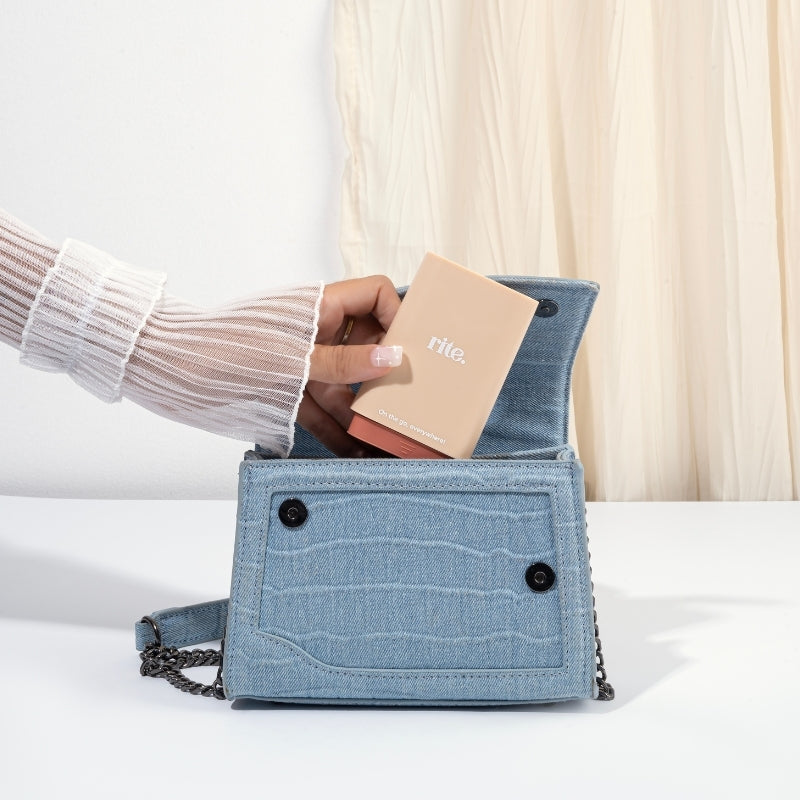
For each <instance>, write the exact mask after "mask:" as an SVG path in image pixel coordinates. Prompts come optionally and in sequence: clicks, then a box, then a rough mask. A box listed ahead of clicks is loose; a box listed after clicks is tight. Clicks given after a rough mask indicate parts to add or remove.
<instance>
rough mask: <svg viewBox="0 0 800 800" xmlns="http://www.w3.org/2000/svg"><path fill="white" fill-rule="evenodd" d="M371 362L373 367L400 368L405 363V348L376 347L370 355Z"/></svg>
mask: <svg viewBox="0 0 800 800" xmlns="http://www.w3.org/2000/svg"><path fill="white" fill-rule="evenodd" d="M369 360H370V361H371V362H372V366H373V367H399V366H400V364H402V363H403V346H402V345H399V344H395V345H392V346H391V347H383V346H379V347H376V348H375V349H374V350H373V351H372V352H371V353H370V354H369Z"/></svg>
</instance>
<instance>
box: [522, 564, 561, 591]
mask: <svg viewBox="0 0 800 800" xmlns="http://www.w3.org/2000/svg"><path fill="white" fill-rule="evenodd" d="M555 582H556V574H555V572H553V570H552V569H550V567H548V566H547V564H542V563H541V562H539V563H536V564H531V565H530V566H529V567H528V569H526V570H525V583H527V584H528V586H530V588H531V590H532V591H534V592H546V591H547V590H548V589H549V588H550V587H551V586H552V585H553V584H554V583H555Z"/></svg>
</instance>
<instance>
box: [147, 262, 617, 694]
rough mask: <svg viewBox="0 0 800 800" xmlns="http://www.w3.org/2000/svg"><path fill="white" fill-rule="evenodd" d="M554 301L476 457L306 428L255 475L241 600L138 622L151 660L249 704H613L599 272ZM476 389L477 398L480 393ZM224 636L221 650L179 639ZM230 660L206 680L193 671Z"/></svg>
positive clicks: (535, 326) (251, 475)
mask: <svg viewBox="0 0 800 800" xmlns="http://www.w3.org/2000/svg"><path fill="white" fill-rule="evenodd" d="M494 280H498V281H499V282H500V283H502V284H504V285H506V286H510V287H511V288H513V289H516V290H517V291H520V292H523V293H524V294H526V295H528V296H530V297H534V298H537V299H539V300H540V303H539V307H538V310H537V312H536V316H535V317H534V319H533V322H532V323H531V326H530V328H529V330H528V332H527V334H526V336H525V339H524V340H523V343H522V346H521V347H520V350H519V353H518V354H517V358H516V360H515V362H514V365H513V367H512V369H511V371H510V373H509V375H508V378H507V379H506V382H505V384H504V385H503V389H502V391H501V393H500V397H499V399H498V401H497V403H496V405H495V407H494V409H493V411H492V414H491V416H490V418H489V422H488V424H487V426H486V429H485V430H484V432H483V435H482V437H481V439H480V441H479V442H478V446H477V448H476V450H475V454H474V456H473V457H472V458H471V459H466V460H461V459H444V460H424V461H416V460H400V459H395V458H386V459H382V458H381V459H365V460H360V459H338V458H335V457H334V456H333V455H332V454H331V453H330V452H328V451H327V450H326V449H325V448H324V447H323V446H322V445H320V444H319V443H318V442H316V441H315V440H314V439H312V438H311V437H310V436H308V435H307V434H306V433H305V432H304V431H302V430H301V429H299V428H298V429H297V432H296V442H295V448H294V450H293V452H292V457H291V458H288V459H281V458H273V457H268V456H267V455H265V454H264V453H263V452H261V451H260V450H259V448H256V450H253V451H248V452H247V453H246V454H245V457H244V461H243V462H242V464H241V466H240V470H239V507H238V514H237V524H236V543H235V549H234V558H233V575H232V579H231V597H230V600H218V601H214V602H211V603H202V604H199V605H196V606H188V607H185V608H171V609H166V610H164V611H158V612H155V613H153V614H150V615H149V616H147V617H144V618H143V619H142V620H141V621H140V622H139V623H137V626H136V644H137V648H138V649H140V650H142V651H143V652H142V654H141V658H142V665H141V672H142V674H143V675H151V676H154V677H164V678H166V679H167V680H169V681H170V682H171V683H173V684H174V685H176V686H178V688H180V689H182V690H184V691H189V692H191V693H193V694H204V695H211V696H216V697H219V698H221V699H222V698H227V699H229V700H235V699H238V698H254V699H258V700H271V701H282V702H299V703H323V704H337V703H344V704H351V705H352V704H364V705H447V706H454V705H501V704H506V703H540V702H551V701H555V700H569V699H575V698H591V697H595V698H598V699H611V698H612V697H613V689H612V688H611V686H610V685H609V684H608V683H607V682H606V673H605V668H604V666H603V657H602V653H601V649H600V640H599V638H598V635H597V633H598V632H597V627H596V616H595V613H594V598H593V596H592V588H593V587H592V582H591V571H590V568H589V554H588V550H587V539H586V523H585V505H584V486H583V467H582V466H581V463H580V462H579V461H578V460H577V459H576V458H575V454H574V452H573V450H572V448H571V447H570V446H569V445H568V444H567V427H568V416H567V415H568V404H569V390H570V377H571V373H572V365H573V362H574V360H575V353H576V351H577V348H578V345H579V343H580V340H581V336H582V335H583V331H584V329H585V327H586V323H587V321H588V319H589V315H590V313H591V310H592V306H593V304H594V301H595V298H596V296H597V291H598V287H597V285H596V284H594V283H591V282H588V281H574V280H566V279H555V278H527V277H524V278H523V277H507V276H503V277H496V278H494ZM465 402H469V400H468V398H465ZM220 638H224V641H223V644H224V655H223V654H222V653H220V652H219V651H216V650H192V651H182V650H178V649H177V648H180V647H186V646H190V645H193V644H198V643H201V642H209V641H212V640H215V639H220ZM201 664H206V665H207V664H218V665H219V667H220V669H219V673H218V676H217V680H216V681H215V682H214V684H212V685H211V686H202V685H201V684H199V683H195V682H194V681H191V680H190V679H188V678H186V677H185V676H184V675H183V674H182V673H181V672H180V670H181V669H183V668H185V667H190V666H198V665H201Z"/></svg>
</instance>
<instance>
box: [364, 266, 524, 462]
mask: <svg viewBox="0 0 800 800" xmlns="http://www.w3.org/2000/svg"><path fill="white" fill-rule="evenodd" d="M537 305H538V303H537V301H536V300H532V299H531V298H529V297H526V296H525V295H523V294H521V293H520V292H516V291H514V290H513V289H509V288H508V287H506V286H501V285H500V284H499V283H496V282H495V281H493V280H490V279H489V278H486V277H484V276H483V275H479V274H478V273H476V272H472V271H471V270H468V269H466V268H465V267H462V266H459V265H458V264H456V263H454V262H452V261H448V260H447V259H445V258H441V257H440V256H437V255H434V254H432V253H428V254H426V256H425V258H424V259H423V261H422V264H421V265H420V267H419V270H418V272H417V275H416V277H415V278H414V280H413V282H412V283H411V286H409V288H408V291H407V293H406V296H405V299H404V300H403V302H402V304H401V306H400V310H399V311H398V312H397V315H396V316H395V318H394V321H393V322H392V324H391V326H390V327H389V330H388V331H387V333H386V336H385V337H384V339H383V344H386V345H402V346H403V363H402V364H401V365H400V366H399V367H395V368H394V369H393V370H392V371H391V372H390V373H389V374H388V375H386V376H384V377H383V378H378V379H377V380H374V381H368V382H365V383H364V384H363V385H362V386H361V389H360V391H359V392H358V395H357V396H356V399H355V400H354V402H353V405H352V408H353V411H354V412H355V414H356V416H355V417H354V419H353V423H352V424H351V426H350V428H349V432H350V433H351V434H352V435H353V436H355V437H357V438H359V439H362V440H363V441H366V442H369V443H370V444H373V445H375V446H376V447H378V448H380V449H382V450H386V451H387V452H390V453H393V454H394V455H398V456H401V457H405V458H442V457H448V456H449V457H451V458H469V457H470V456H471V455H472V453H473V451H474V449H475V445H476V444H477V443H478V439H479V438H480V435H481V432H482V431H483V428H484V426H485V425H486V421H487V420H488V418H489V414H490V413H491V411H492V407H493V406H494V404H495V401H496V400H497V396H498V395H499V394H500V389H501V388H502V386H503V382H504V381H505V379H506V375H507V374H508V371H509V369H511V365H512V363H513V361H514V358H515V356H516V354H517V351H518V350H519V347H520V345H521V344H522V340H523V338H524V336H525V333H526V331H527V330H528V326H529V325H530V323H531V320H532V319H533V315H534V313H535V312H536V308H537Z"/></svg>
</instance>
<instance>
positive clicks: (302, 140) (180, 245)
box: [0, 0, 345, 498]
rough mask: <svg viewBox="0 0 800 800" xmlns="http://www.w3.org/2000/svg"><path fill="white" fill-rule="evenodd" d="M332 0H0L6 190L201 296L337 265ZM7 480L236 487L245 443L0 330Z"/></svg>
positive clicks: (11, 206)
mask: <svg viewBox="0 0 800 800" xmlns="http://www.w3.org/2000/svg"><path fill="white" fill-rule="evenodd" d="M331 6H332V0H303V2H302V3H286V2H282V1H281V0H229V1H228V2H225V3H223V2H213V1H212V0H202V2H198V0H191V1H190V0H171V2H169V3H164V2H159V1H157V0H136V2H131V1H130V0H116V2H108V3H98V2H96V1H94V2H93V0H70V2H69V3H53V2H47V0H24V1H23V0H3V4H2V24H0V207H2V208H4V209H6V210H7V211H9V212H10V213H12V214H14V215H16V216H18V217H20V218H21V219H22V220H24V221H25V222H27V223H28V224H30V225H32V226H33V227H35V228H37V229H38V230H39V231H40V232H41V233H43V234H44V235H46V236H48V237H49V238H51V239H52V240H54V241H55V242H58V243H61V242H62V241H63V239H64V238H65V237H67V236H72V237H74V238H76V239H81V240H83V241H86V242H88V243H90V244H93V245H95V246H96V247H99V248H101V249H104V250H106V251H107V252H109V253H111V254H113V255H115V256H117V257H119V258H121V259H123V260H124V261H127V262H129V263H131V264H136V265H138V266H141V267H148V268H152V269H161V270H165V271H166V272H167V273H168V275H169V280H168V282H167V289H168V290H169V291H171V292H172V293H173V294H177V295H179V296H181V297H183V298H184V299H186V300H189V301H192V302H197V303H208V304H214V303H216V302H220V301H223V300H226V299H231V298H233V297H236V296H239V295H242V294H245V293H248V292H251V291H257V290H258V289H259V288H265V287H268V286H273V285H277V284H285V283H291V282H294V281H301V280H306V279H319V278H322V279H324V280H336V279H338V278H340V277H341V276H342V270H343V268H342V264H341V257H340V253H339V248H338V229H339V196H340V179H341V173H342V168H343V162H344V158H345V149H344V144H343V142H342V139H341V133H340V118H339V113H338V110H337V108H336V103H335V98H334V69H333V45H332V8H331ZM0 406H1V407H2V413H1V414H0V442H1V443H2V445H1V447H2V450H1V454H0V494H18V495H45V496H57V497H198V498H200V497H214V498H229V497H233V496H234V495H235V491H236V479H237V468H238V463H239V460H240V458H241V455H242V453H243V452H244V450H245V449H247V447H248V446H249V445H248V444H247V443H245V442H237V441H234V440H230V439H224V438H222V437H219V436H215V435H212V434H209V433H205V432H203V431H199V430H196V429H193V428H189V427H186V426H181V425H178V424H176V423H174V422H169V421H167V420H164V419H161V418H159V417H157V416H155V415H154V414H152V413H150V412H147V411H144V410H143V409H141V408H139V407H138V406H136V405H134V404H132V403H130V402H129V401H123V402H122V403H116V404H113V405H107V404H104V403H102V402H101V401H99V400H97V399H96V398H94V397H93V396H91V395H89V394H88V393H87V392H85V391H83V390H81V389H79V388H78V387H77V386H76V385H75V384H73V383H72V381H71V380H70V379H69V378H67V377H65V376H63V375H52V374H49V373H44V372H37V371H34V370H31V369H28V368H24V367H21V366H20V365H19V364H18V353H17V351H15V350H13V349H11V348H9V347H5V346H2V345H0Z"/></svg>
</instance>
